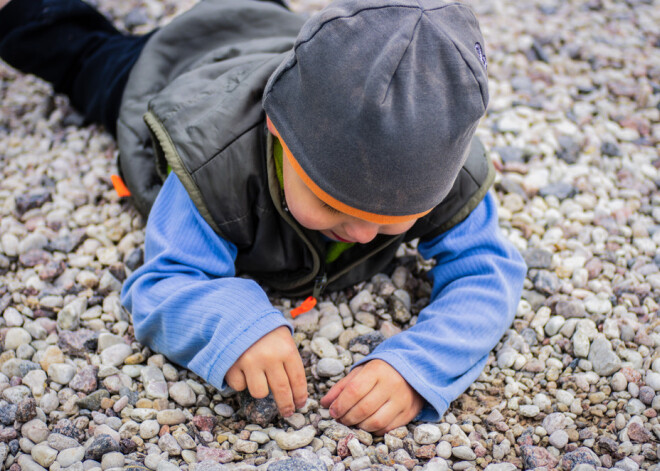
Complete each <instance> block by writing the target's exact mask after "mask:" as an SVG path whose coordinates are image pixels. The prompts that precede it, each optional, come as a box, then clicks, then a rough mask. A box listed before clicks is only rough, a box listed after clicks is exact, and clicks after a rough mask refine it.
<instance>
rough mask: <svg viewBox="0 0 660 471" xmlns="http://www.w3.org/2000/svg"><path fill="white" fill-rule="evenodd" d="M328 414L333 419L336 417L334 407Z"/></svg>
mask: <svg viewBox="0 0 660 471" xmlns="http://www.w3.org/2000/svg"><path fill="white" fill-rule="evenodd" d="M330 416H331V417H332V418H333V419H336V418H337V411H336V410H334V409H330Z"/></svg>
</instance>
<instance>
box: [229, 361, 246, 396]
mask: <svg viewBox="0 0 660 471" xmlns="http://www.w3.org/2000/svg"><path fill="white" fill-rule="evenodd" d="M225 381H226V382H227V384H228V385H229V386H230V387H231V388H232V389H233V390H234V391H242V390H244V389H245V388H247V381H245V375H243V371H241V369H240V368H237V367H234V366H232V367H231V368H229V371H227V374H226V375H225Z"/></svg>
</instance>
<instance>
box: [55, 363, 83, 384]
mask: <svg viewBox="0 0 660 471" xmlns="http://www.w3.org/2000/svg"><path fill="white" fill-rule="evenodd" d="M75 374H76V368H75V366H72V365H67V364H66V363H53V364H52V365H50V366H49V367H48V377H49V378H50V379H51V381H55V382H56V383H59V384H69V381H71V380H72V379H73V377H74V376H75Z"/></svg>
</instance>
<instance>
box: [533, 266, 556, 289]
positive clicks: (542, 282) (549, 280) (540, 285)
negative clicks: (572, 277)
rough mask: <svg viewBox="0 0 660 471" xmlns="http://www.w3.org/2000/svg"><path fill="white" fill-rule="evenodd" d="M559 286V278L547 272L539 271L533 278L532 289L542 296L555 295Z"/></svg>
mask: <svg viewBox="0 0 660 471" xmlns="http://www.w3.org/2000/svg"><path fill="white" fill-rule="evenodd" d="M559 285H560V282H559V277H557V275H556V274H554V273H552V272H550V271H548V270H539V271H538V273H537V274H536V276H535V277H534V288H536V290H537V291H539V292H541V293H543V294H555V293H556V292H557V291H559Z"/></svg>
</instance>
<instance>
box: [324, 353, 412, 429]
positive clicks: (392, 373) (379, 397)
mask: <svg viewBox="0 0 660 471" xmlns="http://www.w3.org/2000/svg"><path fill="white" fill-rule="evenodd" d="M321 405H322V406H323V407H330V415H331V416H332V417H334V418H335V419H337V420H338V421H339V422H341V423H342V424H344V425H348V426H351V425H357V426H358V427H360V428H361V429H363V430H366V431H367V432H375V433H376V434H378V435H382V434H384V433H386V432H388V431H390V430H392V429H395V428H397V427H400V426H402V425H406V424H407V423H408V422H410V421H411V420H412V419H414V418H415V416H416V415H417V414H418V413H419V411H420V410H422V406H423V405H424V399H422V396H420V395H419V394H418V393H417V391H415V390H414V389H413V388H412V387H411V386H410V385H409V384H408V383H407V382H406V380H405V379H403V377H402V376H401V375H400V374H399V373H398V372H397V371H396V370H395V369H394V368H392V367H391V366H390V365H389V364H388V363H386V362H384V361H382V360H371V361H370V362H368V363H365V364H364V365H360V366H358V367H356V368H354V369H353V370H352V371H351V372H350V373H349V374H348V375H346V377H345V378H342V379H341V380H340V381H339V382H337V384H335V385H334V386H333V387H332V388H331V389H330V391H328V393H327V394H326V395H325V396H324V397H323V399H321Z"/></svg>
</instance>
